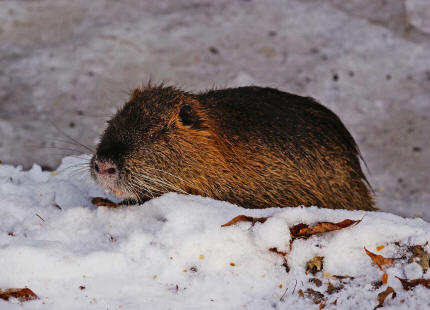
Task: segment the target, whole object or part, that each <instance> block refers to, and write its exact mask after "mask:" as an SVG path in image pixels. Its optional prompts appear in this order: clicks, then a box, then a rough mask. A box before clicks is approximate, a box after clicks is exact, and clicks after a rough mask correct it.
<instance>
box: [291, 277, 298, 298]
mask: <svg viewBox="0 0 430 310" xmlns="http://www.w3.org/2000/svg"><path fill="white" fill-rule="evenodd" d="M296 286H297V279H296V284H294V289H293V292H292V293H291V295H293V294H294V292H295V291H296Z"/></svg>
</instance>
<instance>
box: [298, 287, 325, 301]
mask: <svg viewBox="0 0 430 310" xmlns="http://www.w3.org/2000/svg"><path fill="white" fill-rule="evenodd" d="M303 295H304V297H306V298H308V299H311V300H312V301H313V303H314V304H319V303H321V302H323V301H324V297H325V296H324V294H322V293H320V292H318V291H315V290H313V289H311V288H308V289H307V290H306V291H305V292H304V294H303Z"/></svg>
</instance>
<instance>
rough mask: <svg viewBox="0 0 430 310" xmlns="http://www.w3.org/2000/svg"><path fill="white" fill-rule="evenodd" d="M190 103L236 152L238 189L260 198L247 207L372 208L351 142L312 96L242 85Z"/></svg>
mask: <svg viewBox="0 0 430 310" xmlns="http://www.w3.org/2000/svg"><path fill="white" fill-rule="evenodd" d="M197 99H198V100H199V102H200V103H201V105H202V106H203V107H205V110H206V111H207V113H208V115H209V118H210V119H212V120H214V123H215V124H216V125H215V126H216V131H217V133H218V134H219V135H221V136H222V138H223V139H226V140H228V142H229V146H230V147H231V148H232V149H233V150H234V153H235V154H240V155H238V156H241V157H242V158H241V162H242V163H241V164H242V165H248V169H238V173H241V174H242V177H241V179H243V182H244V184H245V186H247V187H248V188H252V190H255V191H257V192H259V193H260V195H259V196H260V197H259V198H261V199H260V201H258V200H259V199H258V198H257V199H253V200H252V201H253V204H254V205H261V204H265V202H264V201H268V203H267V204H271V203H272V205H281V206H288V205H289V206H292V205H318V206H323V207H327V208H343V209H364V210H372V209H373V205H374V204H373V199H372V197H371V194H370V192H369V185H368V182H367V180H366V178H365V176H364V174H363V172H362V170H361V167H360V158H359V156H360V153H359V150H358V147H357V145H356V143H355V141H354V139H353V137H352V136H351V134H350V133H349V132H348V130H347V129H346V128H345V126H344V125H343V124H342V122H341V121H340V119H339V118H338V117H337V116H336V115H335V114H334V113H333V112H332V111H330V110H329V109H327V108H326V107H324V106H322V105H321V104H319V103H317V102H316V101H315V100H313V99H312V98H308V97H301V96H298V95H294V94H289V93H285V92H281V91H278V90H276V89H272V88H261V87H241V88H235V89H225V90H213V91H209V92H207V93H203V94H200V95H198V96H197ZM254 180H256V181H257V182H253V181H254ZM253 183H254V184H253ZM252 190H251V191H252ZM263 191H266V193H263ZM246 192H247V193H246V195H248V194H249V191H248V190H246ZM275 201H277V202H278V204H276V203H275V204H273V203H274V202H275ZM249 204H252V203H251V201H249V202H248V205H249Z"/></svg>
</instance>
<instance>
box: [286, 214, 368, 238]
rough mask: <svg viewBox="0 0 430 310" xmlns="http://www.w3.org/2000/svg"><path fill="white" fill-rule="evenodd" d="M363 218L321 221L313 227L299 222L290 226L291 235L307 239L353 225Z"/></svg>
mask: <svg viewBox="0 0 430 310" xmlns="http://www.w3.org/2000/svg"><path fill="white" fill-rule="evenodd" d="M360 222H361V220H357V221H353V220H350V219H346V220H344V221H342V222H338V223H331V222H320V223H317V224H315V225H314V226H312V227H309V226H308V225H307V224H297V225H295V226H293V227H291V228H290V233H291V237H293V238H295V239H297V238H304V239H307V238H309V237H310V236H312V235H315V234H321V233H325V232H330V231H335V230H339V229H343V228H346V227H349V226H352V225H356V224H358V223H360Z"/></svg>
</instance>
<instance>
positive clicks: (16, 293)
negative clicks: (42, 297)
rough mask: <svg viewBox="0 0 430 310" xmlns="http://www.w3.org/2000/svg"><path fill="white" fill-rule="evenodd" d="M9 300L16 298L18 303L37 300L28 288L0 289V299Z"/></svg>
mask: <svg viewBox="0 0 430 310" xmlns="http://www.w3.org/2000/svg"><path fill="white" fill-rule="evenodd" d="M10 298H16V299H18V300H19V301H21V302H23V301H29V300H34V299H37V298H38V297H37V295H36V294H35V293H34V292H33V291H32V290H30V289H29V288H9V289H6V290H4V291H3V290H1V289H0V299H3V300H6V301H7V300H9V299H10Z"/></svg>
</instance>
